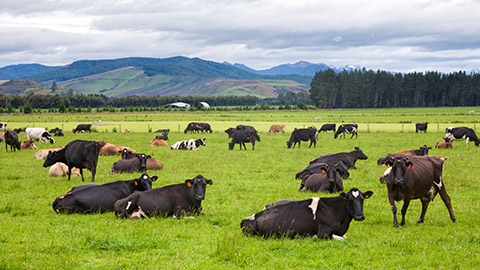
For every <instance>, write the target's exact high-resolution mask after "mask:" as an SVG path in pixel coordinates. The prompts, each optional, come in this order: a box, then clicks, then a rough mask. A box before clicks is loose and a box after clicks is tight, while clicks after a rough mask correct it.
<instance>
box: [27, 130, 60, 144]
mask: <svg viewBox="0 0 480 270" xmlns="http://www.w3.org/2000/svg"><path fill="white" fill-rule="evenodd" d="M25 133H27V139H28V140H31V139H34V140H38V141H39V142H40V143H42V142H47V141H49V142H50V143H51V144H54V143H55V139H53V137H52V136H51V135H50V133H48V131H47V130H46V129H44V128H26V129H25Z"/></svg>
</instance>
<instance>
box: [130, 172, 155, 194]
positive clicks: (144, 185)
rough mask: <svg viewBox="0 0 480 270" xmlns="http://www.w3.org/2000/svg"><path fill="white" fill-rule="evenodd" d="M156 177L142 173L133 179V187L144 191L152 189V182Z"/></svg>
mask: <svg viewBox="0 0 480 270" xmlns="http://www.w3.org/2000/svg"><path fill="white" fill-rule="evenodd" d="M157 179H158V176H156V175H155V176H152V177H150V176H148V174H146V173H144V174H142V176H140V177H139V178H137V179H135V181H134V184H135V189H136V190H140V191H144V190H149V189H152V182H155V181H156V180H157Z"/></svg>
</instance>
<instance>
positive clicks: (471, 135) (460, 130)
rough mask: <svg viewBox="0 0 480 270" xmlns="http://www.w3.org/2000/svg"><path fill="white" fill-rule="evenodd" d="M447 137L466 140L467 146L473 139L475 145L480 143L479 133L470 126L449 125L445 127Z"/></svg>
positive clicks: (453, 139) (454, 139)
mask: <svg viewBox="0 0 480 270" xmlns="http://www.w3.org/2000/svg"><path fill="white" fill-rule="evenodd" d="M445 138H449V139H451V140H452V141H457V140H465V143H466V144H467V147H468V143H469V142H470V141H473V142H474V143H475V146H479V145H480V141H479V140H478V137H477V134H475V131H473V129H471V128H468V127H448V128H446V129H445Z"/></svg>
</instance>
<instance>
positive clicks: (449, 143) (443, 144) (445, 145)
mask: <svg viewBox="0 0 480 270" xmlns="http://www.w3.org/2000/svg"><path fill="white" fill-rule="evenodd" d="M435 148H447V149H451V148H453V141H452V139H450V138H443V141H439V142H437V144H436V145H435Z"/></svg>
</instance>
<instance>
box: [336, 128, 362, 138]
mask: <svg viewBox="0 0 480 270" xmlns="http://www.w3.org/2000/svg"><path fill="white" fill-rule="evenodd" d="M357 132H358V125H357V124H343V125H340V126H339V127H338V129H337V131H336V132H335V134H334V135H333V138H334V139H336V138H337V137H338V136H340V137H342V136H343V138H344V139H345V133H349V134H352V137H350V139H352V138H353V136H355V139H356V138H357V137H358V134H357Z"/></svg>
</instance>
